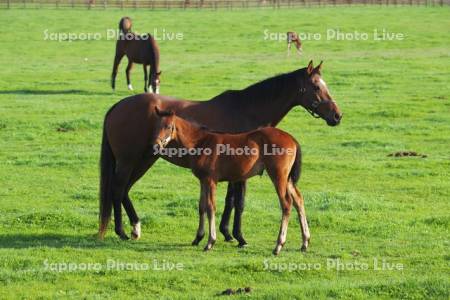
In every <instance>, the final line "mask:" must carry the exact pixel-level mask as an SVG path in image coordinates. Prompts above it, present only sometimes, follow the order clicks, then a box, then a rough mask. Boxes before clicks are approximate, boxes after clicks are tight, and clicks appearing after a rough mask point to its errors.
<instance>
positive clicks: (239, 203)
mask: <svg viewBox="0 0 450 300" xmlns="http://www.w3.org/2000/svg"><path fill="white" fill-rule="evenodd" d="M245 189H246V182H245V181H242V182H236V183H234V222H233V236H234V238H235V239H236V240H237V241H238V242H239V245H238V247H244V246H245V245H247V242H246V241H245V239H244V237H243V236H242V231H241V225H242V213H243V212H244V204H245Z"/></svg>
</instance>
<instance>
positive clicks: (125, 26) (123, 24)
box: [119, 17, 132, 33]
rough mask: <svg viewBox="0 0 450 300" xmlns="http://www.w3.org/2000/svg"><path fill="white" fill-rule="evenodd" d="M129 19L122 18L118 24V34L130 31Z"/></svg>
mask: <svg viewBox="0 0 450 300" xmlns="http://www.w3.org/2000/svg"><path fill="white" fill-rule="evenodd" d="M131 25H132V23H131V19H130V18H129V17H123V18H122V19H120V22H119V31H120V33H128V32H130V31H131Z"/></svg>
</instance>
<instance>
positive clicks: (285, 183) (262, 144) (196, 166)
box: [154, 106, 310, 255]
mask: <svg viewBox="0 0 450 300" xmlns="http://www.w3.org/2000/svg"><path fill="white" fill-rule="evenodd" d="M155 111H156V114H157V115H158V116H159V117H160V122H159V124H158V130H159V131H157V135H156V143H157V146H156V147H154V150H155V154H158V153H159V152H162V150H163V149H164V148H165V147H166V146H167V145H168V143H169V142H171V141H173V142H174V143H175V144H176V146H177V147H179V150H180V151H181V149H185V150H186V151H188V150H189V153H190V155H188V157H187V160H188V161H189V167H190V169H191V171H192V173H193V174H194V175H195V176H196V177H197V178H198V179H199V180H200V186H201V192H200V202H199V215H200V221H199V226H198V230H197V235H196V237H195V239H194V241H193V242H192V244H193V245H198V244H199V242H200V241H201V240H202V239H203V237H204V235H205V230H204V223H205V214H206V215H207V216H208V221H209V239H208V243H207V245H206V247H205V250H210V249H211V248H212V247H213V245H214V243H215V242H216V227H215V212H216V195H215V192H216V186H217V183H218V182H221V181H229V182H237V181H243V180H247V179H248V178H250V177H253V176H255V175H258V174H261V173H262V172H263V170H266V171H267V174H269V176H270V179H271V180H272V182H273V184H274V186H275V189H276V192H277V194H278V198H279V200H280V205H281V211H282V218H281V226H280V232H279V234H278V241H277V245H276V247H275V249H274V250H273V253H274V254H275V255H278V254H279V253H280V250H281V248H282V247H283V246H284V243H285V242H286V234H287V227H288V223H289V215H290V212H291V206H292V204H294V207H295V208H296V210H297V213H298V218H299V221H300V228H301V233H302V238H303V244H302V247H301V249H302V251H306V248H307V247H308V243H309V239H310V233H309V228H308V222H307V220H306V214H305V207H304V201H303V197H302V194H301V193H300V191H299V190H298V189H297V188H296V186H295V184H296V183H297V181H298V179H299V178H300V171H301V151H300V145H299V144H298V142H297V141H296V140H295V139H294V138H293V137H292V136H291V135H289V134H288V133H286V132H284V131H282V130H280V129H277V128H273V127H265V128H262V129H258V130H254V131H251V132H248V133H241V134H226V133H215V132H211V131H208V130H206V129H203V128H201V127H199V126H196V125H194V124H193V123H190V122H188V121H186V120H183V119H182V118H179V117H177V116H176V115H175V114H174V113H173V112H170V111H160V110H159V108H158V107H157V106H155ZM175 154H176V153H175V152H174V153H173V155H175Z"/></svg>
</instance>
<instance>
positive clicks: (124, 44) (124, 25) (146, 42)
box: [111, 17, 161, 94]
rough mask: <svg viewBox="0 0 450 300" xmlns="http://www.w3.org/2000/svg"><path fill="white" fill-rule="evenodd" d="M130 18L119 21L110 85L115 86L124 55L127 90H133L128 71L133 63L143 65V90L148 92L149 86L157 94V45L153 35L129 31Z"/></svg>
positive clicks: (158, 74)
mask: <svg viewBox="0 0 450 300" xmlns="http://www.w3.org/2000/svg"><path fill="white" fill-rule="evenodd" d="M131 27H132V23H131V19H130V18H128V17H123V18H122V19H121V20H120V22H119V37H118V39H117V43H116V55H115V57H114V65H113V70H112V75H111V87H112V89H113V90H114V89H115V88H116V76H117V69H118V67H119V64H120V60H121V59H122V57H123V56H124V55H126V56H127V58H128V66H127V68H126V71H125V73H126V76H127V86H128V89H129V90H133V86H132V85H131V80H130V72H131V69H132V68H133V63H137V64H142V65H143V67H144V82H145V84H144V91H145V92H148V88H149V87H151V90H152V92H154V93H156V94H159V86H160V75H161V71H160V70H159V47H158V44H157V43H156V41H155V39H154V38H153V36H152V35H151V34H150V33H148V34H146V35H137V34H135V33H133V32H131ZM149 66H150V75H149V76H148V67H149Z"/></svg>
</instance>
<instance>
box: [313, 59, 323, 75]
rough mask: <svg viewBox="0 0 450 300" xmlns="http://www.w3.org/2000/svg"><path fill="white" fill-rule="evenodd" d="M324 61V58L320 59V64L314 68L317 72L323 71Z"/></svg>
mask: <svg viewBox="0 0 450 300" xmlns="http://www.w3.org/2000/svg"><path fill="white" fill-rule="evenodd" d="M322 63H323V60H322V61H320V64H319V65H318V66H317V67H315V68H314V72H317V73H319V74H320V71H322Z"/></svg>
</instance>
